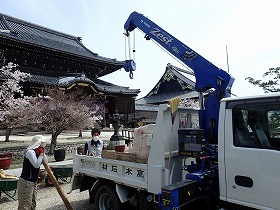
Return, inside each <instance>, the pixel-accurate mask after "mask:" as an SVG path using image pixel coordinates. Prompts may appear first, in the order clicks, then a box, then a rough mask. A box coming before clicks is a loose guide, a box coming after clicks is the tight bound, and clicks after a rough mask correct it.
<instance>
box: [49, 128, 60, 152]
mask: <svg viewBox="0 0 280 210" xmlns="http://www.w3.org/2000/svg"><path fill="white" fill-rule="evenodd" d="M58 135H59V133H52V139H51V145H50V150H49V155H53V153H54V149H55V147H56V143H57V137H58Z"/></svg>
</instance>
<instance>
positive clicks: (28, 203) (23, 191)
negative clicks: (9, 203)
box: [17, 178, 37, 210]
mask: <svg viewBox="0 0 280 210" xmlns="http://www.w3.org/2000/svg"><path fill="white" fill-rule="evenodd" d="M17 190H18V210H36V201H37V183H36V182H30V181H26V180H24V179H22V178H19V180H18V183H17Z"/></svg>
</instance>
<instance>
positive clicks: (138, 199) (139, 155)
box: [72, 12, 280, 210]
mask: <svg viewBox="0 0 280 210" xmlns="http://www.w3.org/2000/svg"><path fill="white" fill-rule="evenodd" d="M136 27H140V28H142V30H144V31H146V33H147V36H149V37H150V38H153V39H158V41H160V42H162V43H163V45H166V46H165V47H166V48H170V47H171V48H170V49H172V48H173V49H172V50H171V51H174V52H173V53H174V54H176V55H178V57H179V58H180V60H184V61H185V62H186V63H187V64H188V65H189V66H192V69H193V71H194V72H195V75H196V79H197V84H196V85H197V87H196V90H198V91H200V92H203V91H205V90H208V89H209V88H210V89H211V88H214V91H213V93H214V94H212V95H211V96H209V97H210V98H211V100H212V104H211V103H210V102H211V100H209V97H208V98H207V100H208V106H212V109H213V110H215V112H217V113H213V111H212V110H211V112H208V110H207V108H208V107H205V112H204V113H202V115H203V114H204V115H207V116H209V117H208V123H209V122H210V121H212V120H217V121H218V120H219V123H218V122H215V125H214V126H217V125H218V131H219V132H217V133H216V135H217V136H218V139H217V141H218V142H217V144H210V143H209V142H208V141H206V140H207V138H205V132H204V129H201V128H194V127H193V126H192V125H193V123H194V122H193V121H196V116H197V114H198V112H199V111H200V110H197V109H193V108H187V107H180V106H179V107H178V110H177V111H176V112H175V113H174V115H175V116H174V119H175V120H174V121H173V115H172V119H171V113H172V111H171V110H172V107H171V105H168V104H167V103H165V104H160V105H159V110H158V112H157V117H156V123H155V124H154V125H153V124H149V125H146V126H141V127H139V128H135V129H134V137H135V138H134V139H133V148H132V149H133V150H132V151H131V150H127V151H125V152H117V151H115V150H112V149H108V150H104V151H103V152H102V157H101V158H97V157H93V156H87V155H84V154H80V153H78V152H77V151H75V150H74V151H73V173H74V174H73V179H72V190H75V189H79V190H80V191H85V190H88V191H89V201H90V203H93V205H95V209H97V210H109V209H114V210H121V209H128V208H129V209H130V207H133V209H141V210H142V209H145V210H148V209H161V210H175V209H187V210H191V209H203V210H212V209H213V210H218V209H219V210H221V209H226V210H252V209H261V210H279V209H280V208H279V207H280V201H279V193H280V176H279V174H280V167H278V165H279V157H280V129H279V128H280V94H279V93H274V94H264V95H259V96H248V97H228V96H229V95H230V92H229V90H230V88H231V86H232V83H233V80H234V79H233V78H232V77H231V76H230V75H229V74H228V73H226V72H225V71H222V70H220V69H218V68H217V67H215V66H214V65H213V64H211V63H210V62H208V61H207V60H206V59H204V58H203V57H201V56H200V55H198V53H196V52H194V51H193V50H191V49H190V48H188V47H187V46H185V45H184V44H181V43H180V42H179V41H177V40H176V39H175V38H174V37H172V36H171V35H169V34H168V33H167V32H165V31H163V30H162V29H161V28H159V27H158V26H156V25H155V24H153V23H152V22H151V21H149V20H148V19H147V18H145V17H144V16H143V15H140V14H138V13H135V12H134V13H132V14H131V15H130V16H129V18H128V21H127V22H126V24H125V28H126V29H127V32H129V31H131V30H133V29H134V28H136ZM153 36H154V37H153ZM175 43H177V45H173V44H175ZM178 43H179V44H178ZM169 46H170V47H169ZM198 61H200V62H198ZM126 64H127V65H128V66H129V65H131V64H132V65H131V67H129V68H128V69H130V70H129V71H132V70H135V63H134V61H133V60H130V61H129V60H128V61H127V63H126ZM206 67H209V68H206ZM210 67H211V68H210ZM204 80H205V81H204ZM206 81H207V82H206ZM209 101H210V102H209ZM218 107H219V113H218ZM210 108H211V107H210ZM193 116H194V117H193ZM182 117H184V118H185V122H188V123H186V126H184V127H182V126H180V118H182ZM204 118H205V116H204ZM212 118H213V119H212ZM204 124H207V121H205V120H204ZM210 124H211V123H210ZM205 126H206V125H205ZM214 126H212V128H215V127H214ZM204 128H205V127H204ZM208 130H209V129H208ZM206 131H207V127H206ZM173 134H174V135H173ZM210 134H211V132H210V131H209V135H210ZM214 137H215V136H214ZM100 138H101V139H102V134H101V136H100ZM144 139H146V141H145V143H144V141H143V140H144ZM110 142H111V141H110ZM115 143H116V142H115ZM145 151H146V153H144V152H145ZM169 163H170V164H169ZM89 205H90V204H89Z"/></svg>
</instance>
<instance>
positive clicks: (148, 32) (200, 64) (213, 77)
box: [124, 12, 234, 143]
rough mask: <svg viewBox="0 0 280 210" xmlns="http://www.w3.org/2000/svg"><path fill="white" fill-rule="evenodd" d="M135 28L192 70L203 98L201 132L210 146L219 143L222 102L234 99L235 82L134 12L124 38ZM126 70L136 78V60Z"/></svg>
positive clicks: (126, 63) (129, 61)
mask: <svg viewBox="0 0 280 210" xmlns="http://www.w3.org/2000/svg"><path fill="white" fill-rule="evenodd" d="M136 28H138V29H140V30H141V31H142V32H144V33H145V39H146V40H150V39H153V40H154V41H156V42H157V43H158V44H159V45H161V46H162V47H163V48H164V49H165V50H167V51H168V52H169V53H171V54H172V55H173V56H175V57H176V58H177V59H179V60H180V61H181V62H183V63H184V64H185V65H186V66H188V67H189V68H191V69H192V70H193V72H194V76H195V79H196V83H195V90H196V91H197V92H199V98H200V100H199V101H200V107H201V111H200V113H199V119H200V120H199V122H200V128H202V129H204V130H205V137H206V139H207V140H208V142H209V143H217V139H218V118H219V108H220V100H221V99H222V98H224V97H229V96H231V87H232V85H233V82H234V78H233V77H232V76H231V75H230V74H228V73H227V72H226V71H224V70H222V69H220V68H218V67H217V66H215V65H214V64H213V63H211V62H210V61H208V60H207V59H205V58H204V57H203V56H201V55H200V54H198V53H197V52H195V51H194V50H193V49H191V48H190V47H189V46H187V45H186V44H184V43H182V42H181V41H179V40H178V39H176V38H175V37H174V36H172V35H171V34H169V33H168V32H166V31H165V30H163V29H162V28H161V27H159V26H158V25H157V24H155V23H154V22H153V21H151V20H150V19H148V18H147V17H145V16H144V15H142V14H139V13H137V12H132V13H131V14H130V16H129V17H128V19H127V21H126V23H125V24H124V29H125V35H126V36H129V35H130V32H132V31H133V30H134V29H136ZM124 68H125V70H126V71H127V72H130V74H133V73H132V71H134V70H135V69H136V64H135V62H134V61H133V60H127V61H126V62H125V65H124ZM212 89H214V90H213V91H212V92H211V93H210V94H209V95H208V96H207V98H206V100H205V102H204V101H203V92H205V91H209V90H212Z"/></svg>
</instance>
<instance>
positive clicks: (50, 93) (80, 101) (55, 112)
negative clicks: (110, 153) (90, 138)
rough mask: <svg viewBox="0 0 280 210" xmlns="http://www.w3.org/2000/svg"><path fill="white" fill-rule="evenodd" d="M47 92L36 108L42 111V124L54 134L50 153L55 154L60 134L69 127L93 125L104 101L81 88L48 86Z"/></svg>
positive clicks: (79, 127) (77, 128)
mask: <svg viewBox="0 0 280 210" xmlns="http://www.w3.org/2000/svg"><path fill="white" fill-rule="evenodd" d="M45 93H46V95H45V96H42V97H41V99H42V100H41V102H40V103H38V105H37V109H36V110H37V111H38V113H41V125H42V126H43V127H44V128H45V129H46V131H47V132H50V133H51V135H52V137H51V145H50V150H49V153H50V154H53V152H54V149H55V147H56V144H57V137H58V135H59V134H61V133H62V131H64V130H67V129H68V130H69V129H72V130H81V129H84V128H89V127H93V124H94V119H95V118H100V117H101V116H100V115H101V113H102V112H103V110H104V103H103V102H102V100H100V99H98V98H97V96H90V95H88V94H86V93H85V92H83V91H82V90H81V89H75V90H72V89H71V90H70V91H67V90H61V89H59V88H46V89H45Z"/></svg>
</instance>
